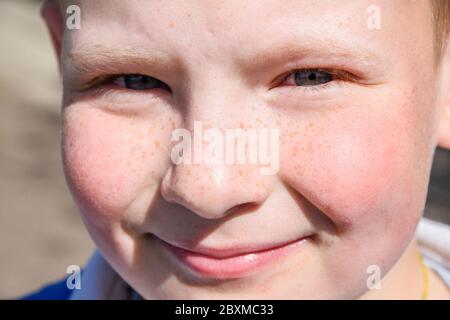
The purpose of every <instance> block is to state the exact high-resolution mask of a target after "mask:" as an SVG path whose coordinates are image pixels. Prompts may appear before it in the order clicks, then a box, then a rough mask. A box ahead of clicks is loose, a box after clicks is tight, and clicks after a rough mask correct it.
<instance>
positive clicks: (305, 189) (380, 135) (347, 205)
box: [281, 102, 426, 232]
mask: <svg viewBox="0 0 450 320" xmlns="http://www.w3.org/2000/svg"><path fill="white" fill-rule="evenodd" d="M384 105H385V106H386V108H389V106H391V107H392V108H391V109H390V110H392V111H390V112H385V113H381V112H378V114H377V113H376V110H377V109H376V108H377V107H376V106H367V107H365V108H359V110H358V111H356V112H355V110H353V111H351V110H350V108H348V110H341V111H337V112H336V113H335V114H328V115H325V114H322V115H317V116H311V117H307V118H308V119H307V120H306V118H305V120H303V123H302V121H300V122H298V123H300V124H301V125H300V126H299V125H298V123H297V127H296V129H295V130H293V131H292V132H294V134H290V135H287V137H288V138H286V139H283V141H282V145H283V146H282V154H281V168H282V175H283V179H284V180H286V181H288V183H289V184H290V185H292V186H293V187H294V188H295V189H296V190H297V191H298V192H299V193H300V194H302V195H303V196H304V197H305V198H306V199H307V200H309V201H310V202H311V203H313V204H314V205H315V206H316V207H318V208H319V209H320V210H321V211H322V212H323V213H324V214H325V215H326V216H327V217H328V218H329V219H331V220H332V221H333V223H334V224H335V225H336V227H337V228H338V229H339V228H341V229H346V228H348V229H354V227H355V226H361V227H362V228H363V229H364V228H365V226H366V225H373V224H374V223H375V224H377V226H378V227H379V228H381V227H382V226H384V227H386V226H387V224H392V225H395V223H405V222H407V223H408V225H413V224H414V223H415V222H416V221H417V219H418V216H419V215H420V214H421V211H420V209H422V208H421V205H422V203H423V201H422V200H424V197H425V192H424V191H425V188H426V183H425V182H426V181H424V179H421V177H422V176H420V175H417V174H415V173H414V171H416V170H415V169H416V167H415V166H416V164H417V162H418V161H419V160H421V158H422V157H421V156H420V152H418V151H417V150H416V148H415V145H416V143H415V139H416V137H415V136H414V130H416V129H415V128H414V125H417V124H414V121H405V118H404V114H407V112H408V110H407V109H409V108H412V105H411V107H397V109H395V107H394V106H392V102H391V104H388V103H386V104H384ZM378 110H379V107H378ZM368 114H370V116H367V115H368ZM285 127H287V128H293V127H292V126H290V125H287V126H285ZM299 127H300V128H301V129H300V130H299V129H298V128H299ZM421 152H422V153H423V152H424V150H422V151H421ZM424 184H425V185H424ZM417 185H420V186H421V188H418V187H417ZM394 222H395V223H394ZM409 229H410V228H409ZM410 231H411V230H408V231H406V232H410Z"/></svg>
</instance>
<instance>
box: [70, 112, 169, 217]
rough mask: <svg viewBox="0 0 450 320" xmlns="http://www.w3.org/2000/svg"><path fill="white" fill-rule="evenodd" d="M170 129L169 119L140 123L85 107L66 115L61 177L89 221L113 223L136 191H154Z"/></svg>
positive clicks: (141, 121)
mask: <svg viewBox="0 0 450 320" xmlns="http://www.w3.org/2000/svg"><path fill="white" fill-rule="evenodd" d="M173 125H174V121H173V119H171V118H170V117H168V116H166V117H164V116H161V117H160V118H158V119H155V120H142V119H136V118H130V117H124V116H120V115H116V114H111V113H108V112H105V111H102V110H99V109H96V108H89V107H88V106H85V105H80V106H78V105H73V106H71V107H70V109H68V110H67V111H65V114H64V124H63V145H62V146H63V161H64V167H65V173H66V177H67V180H68V184H69V186H70V189H71V191H72V193H73V195H74V197H75V200H76V201H77V203H78V205H79V206H80V207H81V208H82V209H83V211H84V212H87V213H89V217H88V218H90V219H93V220H94V221H95V222H98V223H104V222H105V221H108V222H111V221H114V220H118V219H120V218H122V215H123V214H124V211H125V210H126V208H127V207H128V206H129V205H130V204H131V203H132V202H133V201H134V200H135V199H136V198H137V197H138V196H139V193H140V192H141V191H143V190H144V189H146V188H147V189H148V188H152V187H154V185H155V184H156V182H157V181H158V179H159V177H160V176H161V173H162V172H163V168H164V166H165V163H166V161H167V159H168V157H167V152H166V150H165V148H164V146H165V145H166V144H167V143H169V139H170V133H169V132H170V131H171V126H173ZM166 140H167V141H166Z"/></svg>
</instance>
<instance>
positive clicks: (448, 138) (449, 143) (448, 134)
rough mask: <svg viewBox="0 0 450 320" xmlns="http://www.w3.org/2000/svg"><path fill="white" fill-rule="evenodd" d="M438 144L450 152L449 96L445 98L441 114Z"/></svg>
mask: <svg viewBox="0 0 450 320" xmlns="http://www.w3.org/2000/svg"><path fill="white" fill-rule="evenodd" d="M438 144H439V146H440V147H442V148H444V149H448V150H450V94H449V95H448V96H447V97H446V100H445V105H444V110H442V113H441V120H440V127H439V136H438Z"/></svg>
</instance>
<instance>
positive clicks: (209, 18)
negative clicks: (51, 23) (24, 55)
mask: <svg viewBox="0 0 450 320" xmlns="http://www.w3.org/2000/svg"><path fill="white" fill-rule="evenodd" d="M75 3H76V4H78V5H79V6H80V7H81V21H82V29H81V30H77V31H76V32H66V34H65V39H64V41H65V42H64V45H65V49H66V51H67V50H70V49H83V50H84V49H89V48H90V47H97V48H108V47H111V48H112V50H114V48H117V47H119V46H122V47H127V46H129V47H133V48H136V51H139V50H138V49H139V48H143V51H145V50H147V49H148V50H152V49H153V50H155V51H156V49H157V51H160V52H164V53H170V54H172V55H174V54H176V55H178V56H184V57H187V58H190V54H194V53H195V52H197V53H198V52H202V56H203V57H204V56H208V57H209V58H211V59H212V58H217V59H224V58H226V57H229V56H230V55H233V56H236V55H242V56H245V55H246V54H247V53H250V52H254V51H263V49H267V48H271V47H277V48H279V47H281V48H283V46H284V49H286V50H289V46H290V44H292V43H294V42H296V43H300V44H302V45H303V44H305V48H306V47H307V45H308V44H310V45H311V46H312V47H314V46H319V47H320V46H321V45H324V44H326V45H328V46H329V47H331V48H332V47H333V46H335V47H336V48H337V49H341V48H343V49H348V50H356V49H358V48H364V49H365V50H366V52H373V53H379V54H387V53H388V52H391V51H395V50H397V51H398V50H403V51H405V49H406V50H407V49H408V48H409V47H410V48H411V49H414V48H417V43H418V42H419V41H425V43H426V42H427V41H428V43H429V44H430V46H431V38H432V37H431V32H432V24H431V23H430V19H431V10H430V6H429V3H428V1H421V0H417V1H416V0H396V1H392V0H378V1H372V0H359V1H358V0H357V1H355V0H321V1H316V0H292V1H288V0H284V1H279V0H249V1H238V0H226V1H223V0H222V1H219V0H214V1H212V0H190V1H176V0H173V1H172V0H149V1H142V0H127V1H123V0H97V1H86V0H79V1H76V2H75ZM373 5H375V6H376V7H377V8H379V11H378V13H379V18H380V19H381V25H380V26H381V28H380V29H376V30H373V29H370V28H369V27H368V20H369V19H370V18H371V15H372V14H373V13H374V11H371V10H370V9H369V8H370V7H371V6H372V7H371V8H373ZM413 51H414V50H413Z"/></svg>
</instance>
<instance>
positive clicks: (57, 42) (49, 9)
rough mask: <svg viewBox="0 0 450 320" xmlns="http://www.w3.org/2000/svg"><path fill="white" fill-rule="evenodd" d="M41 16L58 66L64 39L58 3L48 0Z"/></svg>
mask: <svg viewBox="0 0 450 320" xmlns="http://www.w3.org/2000/svg"><path fill="white" fill-rule="evenodd" d="M41 16H42V18H43V19H44V21H45V23H46V25H47V28H48V31H49V33H50V37H51V40H52V43H53V48H54V50H55V54H56V57H57V59H58V64H59V63H60V60H61V41H62V37H63V32H64V29H63V19H62V15H61V11H60V7H59V5H58V3H57V2H56V1H54V0H46V1H45V2H44V4H43V5H42V8H41Z"/></svg>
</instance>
